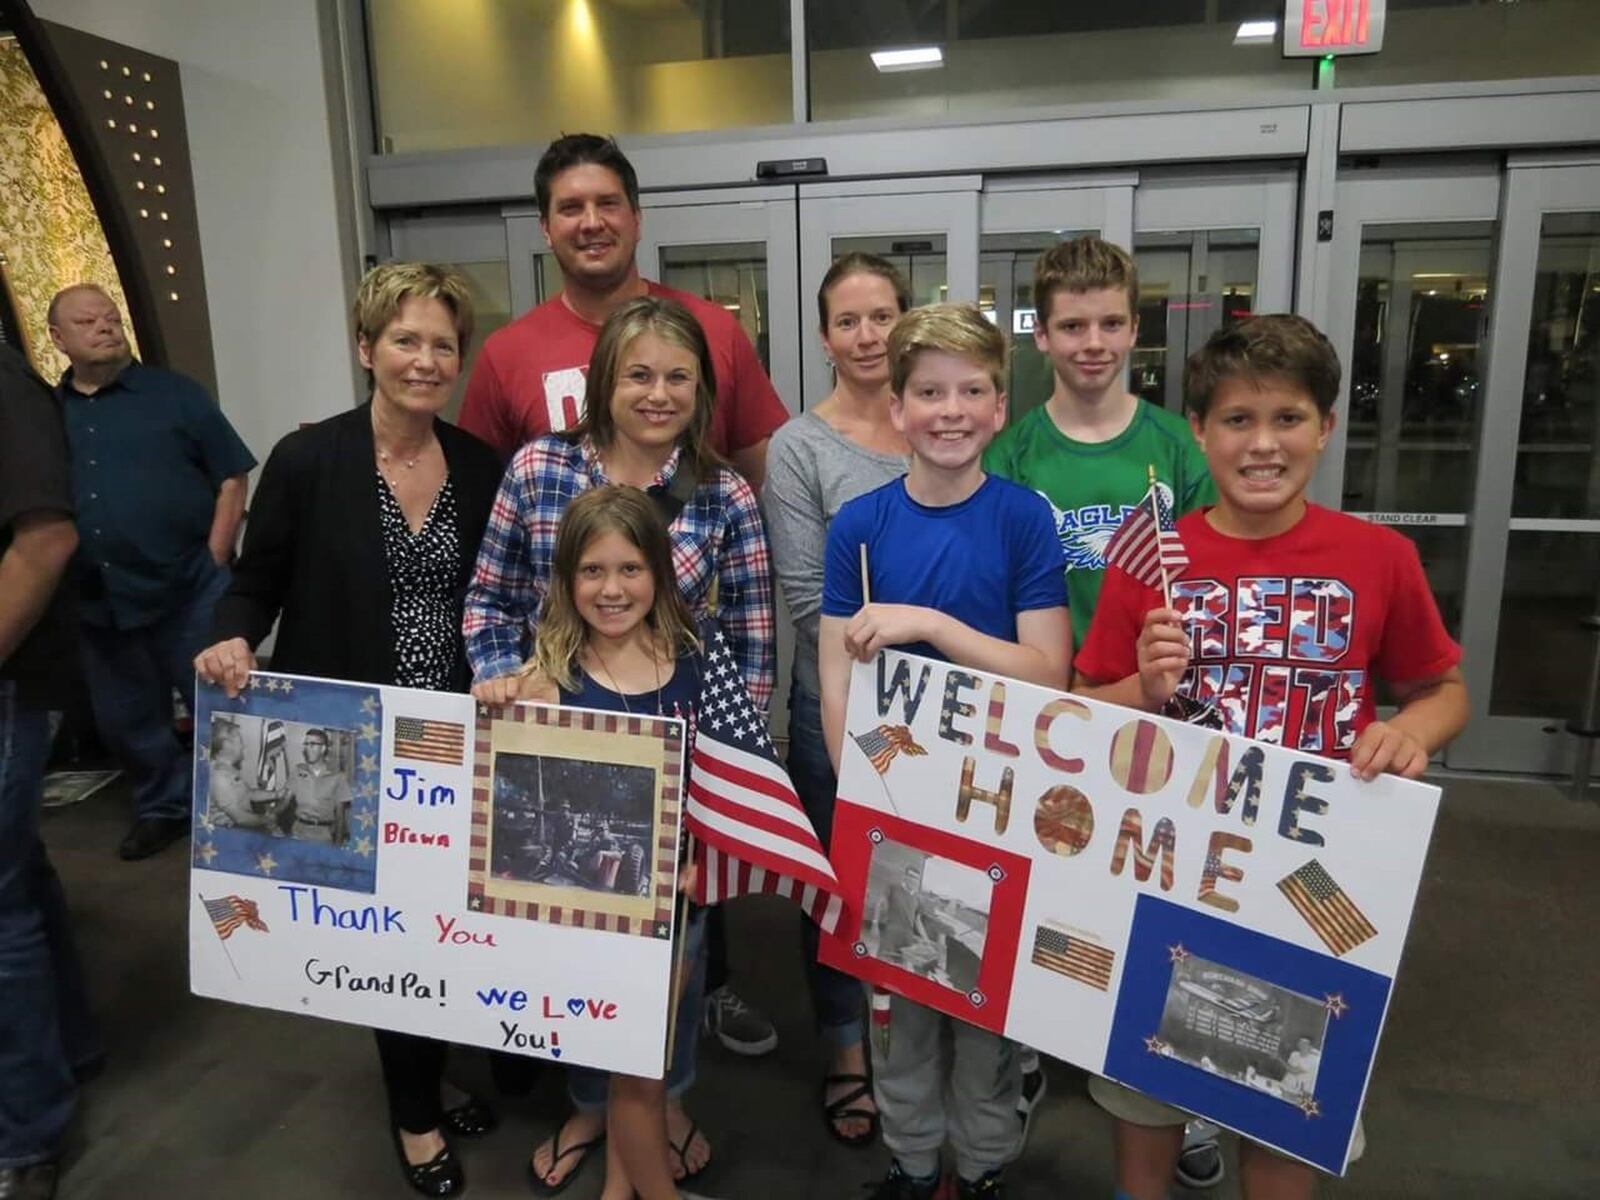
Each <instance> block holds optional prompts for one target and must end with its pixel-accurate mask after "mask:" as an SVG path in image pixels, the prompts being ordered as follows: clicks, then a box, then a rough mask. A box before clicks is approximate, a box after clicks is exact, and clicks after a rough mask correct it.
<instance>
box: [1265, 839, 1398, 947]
mask: <svg viewBox="0 0 1600 1200" xmlns="http://www.w3.org/2000/svg"><path fill="white" fill-rule="evenodd" d="M1278 890H1279V891H1280V892H1282V893H1283V894H1284V897H1285V898H1286V899H1287V900H1288V901H1289V903H1290V904H1292V905H1294V908H1295V911H1296V912H1298V913H1299V914H1300V915H1301V916H1302V917H1304V918H1305V921H1306V924H1307V925H1309V926H1311V928H1312V929H1313V930H1314V931H1315V932H1316V935H1317V936H1318V937H1319V938H1321V939H1322V940H1323V942H1325V943H1326V944H1327V947H1328V949H1329V950H1332V951H1333V952H1334V954H1336V955H1338V954H1349V953H1350V951H1352V950H1354V949H1355V948H1356V947H1357V946H1359V945H1361V943H1362V942H1365V941H1367V940H1369V939H1371V938H1375V937H1377V936H1378V931H1377V930H1376V929H1375V928H1373V925H1372V922H1371V921H1368V920H1367V918H1366V914H1365V913H1363V912H1362V911H1361V910H1360V909H1359V908H1357V907H1356V906H1355V902H1354V901H1353V900H1351V899H1350V897H1349V896H1347V895H1345V894H1344V889H1343V888H1341V887H1340V886H1339V885H1338V884H1337V883H1335V882H1334V881H1333V876H1332V875H1329V874H1328V872H1327V871H1326V870H1324V869H1323V866H1322V864H1321V863H1319V862H1318V861H1317V860H1316V859H1314V858H1313V859H1312V860H1311V861H1310V862H1308V863H1306V864H1305V866H1303V867H1301V868H1300V869H1299V870H1298V871H1295V872H1293V873H1292V874H1289V875H1285V876H1284V877H1283V878H1282V879H1280V880H1278Z"/></svg>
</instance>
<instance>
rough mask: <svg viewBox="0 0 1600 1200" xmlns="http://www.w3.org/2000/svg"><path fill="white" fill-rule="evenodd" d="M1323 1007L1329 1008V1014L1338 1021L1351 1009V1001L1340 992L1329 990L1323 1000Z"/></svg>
mask: <svg viewBox="0 0 1600 1200" xmlns="http://www.w3.org/2000/svg"><path fill="white" fill-rule="evenodd" d="M1322 1007H1323V1008H1325V1009H1327V1010H1328V1015H1329V1016H1330V1017H1332V1018H1333V1019H1334V1020H1335V1021H1337V1020H1338V1019H1339V1018H1340V1017H1342V1016H1344V1015H1345V1013H1347V1012H1349V1011H1350V1002H1349V1001H1348V1000H1346V999H1345V998H1344V996H1343V995H1341V994H1340V993H1338V992H1329V993H1328V994H1327V995H1326V996H1325V997H1323V1000H1322Z"/></svg>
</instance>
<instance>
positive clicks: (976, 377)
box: [818, 304, 1072, 1200]
mask: <svg viewBox="0 0 1600 1200" xmlns="http://www.w3.org/2000/svg"><path fill="white" fill-rule="evenodd" d="M888 353H889V363H890V387H891V392H892V395H891V399H890V402H889V415H890V418H891V419H892V421H893V422H894V426H895V428H896V429H897V430H899V431H900V433H902V434H903V435H904V436H905V439H906V442H907V443H908V444H909V445H910V447H911V469H910V471H909V472H908V473H907V474H906V475H905V476H903V477H902V478H900V479H897V480H895V481H894V482H893V483H889V484H885V485H884V486H883V487H880V488H878V489H876V490H875V491H871V492H868V493H867V494H866V495H864V496H860V497H858V498H856V499H855V500H852V501H850V502H849V503H848V504H846V505H845V506H844V507H843V508H841V509H840V510H839V513H838V515H837V516H836V517H834V519H833V524H832V525H831V527H830V528H829V530H828V548H827V557H826V561H825V565H824V571H823V588H822V619H821V629H820V634H819V639H818V660H819V670H820V675H821V683H822V730H823V737H824V739H825V740H826V742H827V744H828V757H829V758H831V759H832V760H833V766H834V769H835V770H836V771H837V770H838V767H839V754H840V747H841V745H842V743H843V740H844V709H845V700H846V698H847V696H848V693H849V690H850V667H851V660H852V659H855V660H860V661H862V662H868V661H870V660H871V659H872V658H874V657H875V656H876V655H877V653H878V651H880V650H883V649H885V648H889V647H894V648H897V649H901V650H905V651H907V652H909V653H913V654H922V655H926V656H928V657H931V658H939V659H944V660H946V661H948V662H953V663H958V664H960V665H961V666H964V667H972V668H975V669H977V670H980V671H987V672H990V673H992V674H996V675H1007V676H1011V677H1012V678H1016V679H1026V680H1029V681H1031V682H1033V683H1037V684H1040V685H1042V686H1045V687H1050V688H1057V689H1064V688H1065V687H1066V683H1067V667H1068V664H1069V663H1070V662H1071V660H1072V625H1071V622H1070V620H1069V619H1068V616H1067V591H1066V584H1065V582H1064V576H1063V570H1062V567H1063V563H1062V556H1061V546H1060V543H1059V541H1058V540H1057V539H1056V536H1055V523H1054V520H1053V518H1052V515H1051V512H1050V505H1049V504H1048V503H1047V502H1046V501H1045V500H1044V499H1043V497H1041V496H1039V495H1037V494H1036V493H1034V492H1031V491H1029V490H1028V489H1026V488H1024V487H1021V486H1019V485H1017V484H1014V483H1011V482H1009V481H1007V480H1004V479H1000V478H998V477H996V476H989V475H985V474H984V471H983V466H982V462H981V459H982V456H983V451H984V449H985V447H987V446H988V445H989V443H990V441H992V440H993V438H994V435H995V433H996V431H997V430H999V428H1000V426H1001V424H1002V423H1003V422H1004V420H1005V402H1006V401H1005V393H1004V392H1003V391H1002V390H1001V381H1002V380H1003V379H1004V378H1005V367H1006V340H1005V337H1004V335H1003V334H1001V333H1000V331H999V330H998V329H996V328H995V327H994V326H993V325H992V324H990V323H989V321H987V320H986V319H985V318H984V316H983V314H982V313H980V312H979V311H978V310H977V309H976V308H975V307H973V306H972V305H967V304H936V305H930V306H929V307H926V308H918V309H913V310H912V311H911V312H909V313H907V314H906V315H905V316H903V317H901V318H900V320H899V322H898V323H897V324H896V325H895V327H894V330H893V331H892V332H891V333H890V335H889V350H888ZM862 547H865V549H866V563H867V573H868V576H869V578H868V580H866V581H863V580H862V578H861V549H862ZM864 582H865V583H866V584H869V585H870V586H869V587H864V586H863V584H864ZM868 592H870V595H871V598H872V602H871V603H870V604H869V603H865V602H864V601H865V599H866V595H867V593H868ZM946 1025H948V1026H950V1028H951V1035H952V1037H951V1040H952V1043H953V1055H952V1056H951V1061H950V1062H949V1063H946V1062H945V1053H944V1049H943V1044H942V1043H943V1040H944V1037H943V1033H944V1027H945V1026H946ZM890 1027H891V1029H892V1030H893V1033H892V1036H891V1038H890V1041H889V1048H888V1051H887V1053H885V1052H883V1051H882V1050H881V1049H880V1048H879V1047H878V1046H877V1045H876V1044H874V1046H873V1055H872V1068H873V1076H874V1080H873V1085H874V1099H875V1100H876V1101H877V1105H878V1111H879V1113H880V1114H881V1120H882V1123H883V1140H884V1142H885V1144H886V1145H888V1147H889V1149H890V1150H891V1151H892V1152H893V1154H894V1162H893V1164H892V1165H891V1167H890V1169H889V1175H888V1177H887V1178H886V1179H885V1180H884V1181H883V1183H882V1184H881V1185H880V1186H879V1188H878V1189H877V1191H876V1192H875V1193H873V1200H926V1198H928V1197H932V1196H933V1195H934V1194H935V1193H936V1192H937V1191H938V1189H939V1184H940V1175H939V1153H940V1149H941V1148H942V1147H943V1145H944V1142H945V1139H946V1136H947V1135H948V1137H949V1140H950V1143H951V1145H952V1147H953V1149H954V1151H955V1159H956V1172H957V1175H958V1177H959V1178H958V1189H959V1195H960V1196H961V1197H962V1198H963V1200H966V1198H968V1197H984V1198H985V1200H1001V1198H1002V1197H1003V1196H1004V1194H1005V1193H1004V1184H1003V1182H1002V1180H1001V1171H1002V1168H1003V1166H1004V1164H1005V1163H1007V1162H1008V1161H1010V1159H1011V1158H1012V1157H1013V1156H1014V1154H1015V1153H1016V1150H1017V1142H1018V1139H1019V1135H1020V1133H1021V1129H1020V1126H1019V1125H1018V1122H1017V1116H1016V1111H1017V1098H1018V1096H1019V1095H1020V1093H1021V1088H1022V1074H1021V1069H1020V1067H1019V1065H1018V1061H1017V1047H1016V1045H1015V1044H1014V1043H1012V1042H1008V1041H1006V1040H1005V1039H1004V1038H1002V1037H1000V1036H998V1035H997V1034H993V1033H990V1032H988V1031H987V1030H982V1029H978V1028H977V1027H975V1026H972V1025H968V1024H966V1023H965V1022H962V1021H956V1020H953V1019H951V1018H948V1017H945V1016H944V1015H943V1014H941V1013H938V1012H935V1011H934V1010H932V1009H930V1008H925V1007H923V1006H922V1005H919V1004H915V1003H913V1002H912V1001H909V1000H906V999H904V998H902V997H900V996H895V997H893V999H892V1001H891V1007H890ZM947 1089H948V1091H949V1105H948V1108H947V1107H946V1101H945V1092H946V1090H947Z"/></svg>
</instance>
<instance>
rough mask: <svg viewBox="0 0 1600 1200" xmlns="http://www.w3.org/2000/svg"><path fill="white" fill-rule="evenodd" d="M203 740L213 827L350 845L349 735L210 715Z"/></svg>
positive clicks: (352, 764) (352, 759)
mask: <svg viewBox="0 0 1600 1200" xmlns="http://www.w3.org/2000/svg"><path fill="white" fill-rule="evenodd" d="M205 736H206V739H207V745H206V750H205V753H206V757H207V760H208V762H209V764H210V782H209V786H208V787H207V791H206V798H205V814H204V815H205V816H206V817H207V818H208V820H209V821H210V823H211V824H212V825H214V826H216V827H217V828H223V829H247V830H255V831H256V832H259V833H264V834H267V835H269V836H271V837H287V838H295V839H297V840H299V841H305V842H326V843H330V844H332V845H334V846H343V845H344V844H345V843H346V842H348V841H349V840H350V833H351V831H350V801H351V798H352V795H353V791H352V784H353V781H354V776H355V771H356V754H357V747H356V733H355V731H354V730H352V729H335V728H329V727H326V726H322V725H308V724H305V723H304V722H301V721H286V720H278V719H275V718H267V717H258V716H251V715H248V714H245V713H226V712H217V713H213V714H212V715H211V721H210V728H209V729H208V730H206V733H205Z"/></svg>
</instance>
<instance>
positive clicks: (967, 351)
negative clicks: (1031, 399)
mask: <svg viewBox="0 0 1600 1200" xmlns="http://www.w3.org/2000/svg"><path fill="white" fill-rule="evenodd" d="M930 350H937V351H942V352H944V353H945V354H955V355H958V356H960V357H961V358H969V359H971V360H972V361H973V362H975V363H977V364H979V365H980V366H982V367H983V368H984V369H985V370H986V371H988V372H989V378H990V379H992V380H993V381H994V389H995V391H997V392H1003V391H1005V390H1006V356H1007V352H1008V351H1009V350H1010V346H1009V344H1008V343H1007V342H1006V335H1005V334H1003V333H1001V332H1000V330H999V329H998V328H997V327H996V326H995V324H994V322H992V321H990V320H989V319H988V318H987V317H985V316H984V315H983V313H982V312H981V311H980V310H979V308H978V306H977V305H976V304H929V305H925V306H924V307H922V308H913V309H912V310H911V311H910V312H908V313H906V314H905V316H903V317H901V318H900V319H899V320H898V321H896V322H895V323H894V328H893V329H891V330H890V331H889V388H890V390H891V391H892V392H894V394H895V395H896V396H898V395H901V394H902V393H903V392H904V391H905V390H906V380H907V379H909V378H910V377H911V370H912V368H913V367H914V366H916V362H917V355H919V354H925V353H927V352H928V351H930Z"/></svg>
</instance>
